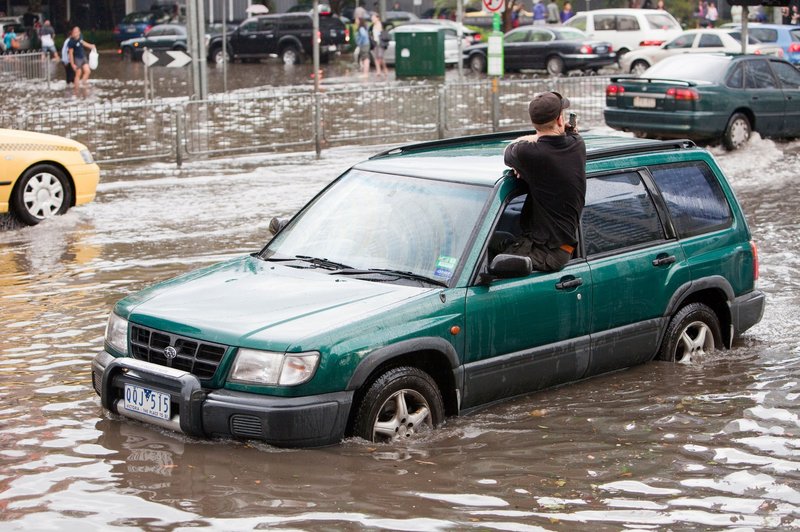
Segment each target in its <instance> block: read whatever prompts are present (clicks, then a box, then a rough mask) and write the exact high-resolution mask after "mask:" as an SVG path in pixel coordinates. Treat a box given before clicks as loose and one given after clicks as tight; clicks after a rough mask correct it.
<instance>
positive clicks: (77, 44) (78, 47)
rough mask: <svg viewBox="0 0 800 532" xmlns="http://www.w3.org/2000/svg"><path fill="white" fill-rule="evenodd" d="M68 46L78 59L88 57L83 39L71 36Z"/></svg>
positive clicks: (73, 55)
mask: <svg viewBox="0 0 800 532" xmlns="http://www.w3.org/2000/svg"><path fill="white" fill-rule="evenodd" d="M67 47H68V48H70V49H71V50H72V57H73V58H74V59H75V60H77V59H86V54H85V53H84V50H83V41H82V40H81V39H73V38H72V37H70V39H69V41H68V43H67Z"/></svg>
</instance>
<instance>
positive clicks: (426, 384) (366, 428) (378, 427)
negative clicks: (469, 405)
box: [353, 366, 444, 442]
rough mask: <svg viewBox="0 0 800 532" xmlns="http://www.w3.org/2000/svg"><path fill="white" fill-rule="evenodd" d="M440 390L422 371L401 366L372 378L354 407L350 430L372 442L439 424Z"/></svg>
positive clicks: (404, 436) (410, 434) (407, 435)
mask: <svg viewBox="0 0 800 532" xmlns="http://www.w3.org/2000/svg"><path fill="white" fill-rule="evenodd" d="M443 419H444V404H443V402H442V394H441V392H439V388H438V387H437V386H436V382H435V381H434V380H433V379H432V378H431V376H430V375H428V374H427V373H425V372H424V371H422V370H420V369H418V368H414V367H410V366H402V367H398V368H393V369H390V370H389V371H387V372H386V373H384V374H383V375H381V376H380V377H378V378H377V379H375V381H373V383H372V384H371V385H370V387H369V389H368V390H367V393H366V394H365V395H364V399H363V400H362V401H361V404H360V405H359V407H358V414H357V415H356V419H355V423H354V425H353V432H354V433H355V435H356V436H359V437H361V438H364V439H365V440H369V441H373V442H396V441H401V440H407V439H409V438H412V437H413V436H415V435H417V434H419V433H420V432H425V431H427V430H430V429H431V428H433V427H435V426H437V425H439V424H441V422H442V421H443Z"/></svg>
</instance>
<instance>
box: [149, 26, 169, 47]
mask: <svg viewBox="0 0 800 532" xmlns="http://www.w3.org/2000/svg"><path fill="white" fill-rule="evenodd" d="M174 41H175V35H174V30H173V29H172V28H171V27H169V26H156V27H155V28H153V29H152V30H150V33H148V34H147V43H148V46H149V47H150V48H151V49H152V50H170V49H172V44H173V43H174Z"/></svg>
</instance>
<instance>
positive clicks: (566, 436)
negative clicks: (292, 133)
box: [0, 140, 800, 531]
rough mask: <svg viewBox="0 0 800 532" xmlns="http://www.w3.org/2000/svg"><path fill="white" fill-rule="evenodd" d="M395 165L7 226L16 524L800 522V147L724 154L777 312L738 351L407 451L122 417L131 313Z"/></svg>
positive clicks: (144, 171)
mask: <svg viewBox="0 0 800 532" xmlns="http://www.w3.org/2000/svg"><path fill="white" fill-rule="evenodd" d="M376 151H378V148H358V149H333V150H329V151H326V152H324V153H323V157H322V159H321V160H319V161H317V160H315V159H314V158H313V157H311V156H308V155H292V156H263V157H248V158H240V159H231V160H219V161H205V162H193V163H189V164H186V165H185V166H184V167H183V168H182V169H181V170H177V169H176V168H175V167H174V165H168V164H163V165H161V164H148V165H142V166H127V167H116V168H114V167H112V168H104V169H103V177H102V183H101V185H100V188H99V194H98V197H97V200H96V201H95V202H94V203H91V204H88V205H86V206H81V207H78V208H75V209H73V210H71V211H70V212H69V213H68V214H67V215H66V216H63V217H61V218H58V219H54V220H50V221H48V222H46V223H43V224H41V225H39V226H37V227H33V228H20V227H18V226H16V225H14V224H13V223H11V222H10V221H9V219H8V218H7V217H0V226H2V228H0V528H2V529H4V530H21V529H26V530H41V529H44V528H47V527H52V528H58V529H60V530H74V529H79V528H80V529H81V530H95V529H104V530H107V529H114V530H128V529H152V530H156V529H180V528H190V527H191V528H207V529H225V530H248V529H262V528H277V529H282V530H309V529H313V530H354V529H359V528H363V527H370V528H375V529H386V530H446V529H453V530H455V529H459V530H463V529H476V530H487V529H493V530H520V531H528V530H598V529H608V530H616V529H620V528H638V529H650V528H656V529H670V530H695V529H721V528H731V529H786V528H798V527H799V526H800V411H799V410H798V408H797V406H796V405H797V400H798V397H800V318H798V310H800V289H799V288H800V287H799V286H798V285H799V284H800V281H798V279H800V275H798V273H800V272H799V270H800V236H798V233H797V220H798V218H800V208H798V206H797V202H796V198H797V197H798V192H800V185H798V182H797V178H796V169H797V167H798V164H800V142H794V143H788V144H775V143H772V142H770V141H760V140H756V141H754V142H752V143H751V145H750V146H749V147H748V148H747V149H746V150H743V151H742V152H737V153H732V154H728V153H724V152H722V151H718V150H714V151H715V153H716V155H717V156H718V158H719V161H720V164H721V165H722V167H723V168H724V169H725V170H726V172H727V173H728V176H729V179H730V180H731V182H732V184H733V186H734V188H735V190H736V192H737V195H738V197H739V199H740V201H741V202H742V203H743V206H744V209H745V212H746V214H747V216H748V219H749V222H750V225H751V229H752V230H753V233H754V237H755V239H756V240H757V242H758V244H759V251H760V258H761V281H760V287H761V288H762V289H763V290H764V291H765V292H766V293H767V294H768V304H767V309H766V313H765V316H764V319H763V321H762V322H761V323H760V324H759V325H758V326H756V327H755V328H754V329H752V330H751V331H749V332H748V333H747V334H746V335H745V336H744V337H743V338H741V339H740V340H739V341H738V342H737V344H736V345H735V347H734V349H732V350H730V351H719V352H715V353H714V354H712V355H709V356H707V357H706V358H704V359H701V360H696V361H695V362H694V363H693V365H690V366H684V365H672V364H668V363H650V364H646V365H643V366H640V367H637V368H633V369H630V370H625V371H621V372H617V373H614V374H611V375H606V376H602V377H599V378H594V379H591V380H588V381H585V382H581V383H577V384H572V385H567V386H563V387H560V388H557V389H554V390H546V391H543V392H539V393H536V394H532V395H529V396H526V397H523V398H518V399H515V400H512V401H508V402H505V403H502V404H498V405H495V406H492V407H489V408H486V409H484V410H482V411H481V412H479V413H477V414H474V415H471V416H466V417H461V418H451V419H449V420H448V421H447V423H446V424H445V426H444V427H443V428H442V429H440V430H437V431H435V432H434V433H432V434H430V435H427V436H426V437H425V438H423V439H421V440H419V441H415V442H413V443H411V444H408V445H375V444H369V443H366V442H363V441H358V440H350V441H346V442H344V443H342V444H341V445H339V446H333V447H329V448H324V449H312V450H279V449H275V448H272V447H269V446H266V445H262V444H258V443H247V442H234V441H200V440H193V439H189V438H186V437H183V436H180V435H177V434H173V433H170V432H166V431H162V430H160V429H156V428H153V427H149V426H144V425H142V424H139V423H137V422H133V421H130V420H120V419H119V418H116V417H112V416H109V415H108V414H106V413H104V412H103V410H102V409H101V407H100V403H99V399H98V398H97V396H96V395H95V393H94V391H93V390H92V388H91V381H90V377H89V368H90V362H91V359H92V357H93V356H94V355H95V353H96V352H98V351H99V350H100V349H101V348H102V335H103V328H104V325H105V320H106V317H107V314H108V312H109V310H110V308H111V306H112V305H113V303H114V302H115V301H116V300H118V299H119V298H121V297H123V296H124V295H126V294H129V293H131V292H133V291H135V290H138V289H141V288H143V287H145V286H147V285H149V284H151V283H153V282H155V281H158V280H162V279H166V278H169V277H172V276H174V275H177V274H180V273H182V272H185V271H188V270H191V269H194V268H197V267H200V266H204V265H208V264H212V263H214V262H218V261H220V260H223V259H226V258H231V257H235V256H238V255H241V254H244V253H248V252H251V251H254V250H257V249H259V248H260V247H261V246H262V244H263V243H264V242H265V241H266V240H267V239H268V231H267V227H268V223H269V220H270V218H271V217H272V216H276V215H288V214H291V213H293V212H295V211H296V210H297V209H298V208H299V207H300V206H301V205H302V204H303V203H304V202H305V201H307V200H308V199H310V198H311V197H312V196H313V195H314V194H315V193H316V192H317V191H318V190H319V189H320V188H321V187H322V186H323V185H325V184H326V183H327V182H329V181H330V180H331V179H332V178H334V177H335V176H336V175H338V174H339V173H340V172H342V171H343V170H345V169H346V168H347V167H348V166H349V165H351V164H353V163H355V162H357V161H359V160H361V159H364V158H366V157H367V156H368V155H369V154H371V153H374V152H376Z"/></svg>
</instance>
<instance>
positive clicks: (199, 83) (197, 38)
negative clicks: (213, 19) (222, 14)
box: [186, 0, 208, 100]
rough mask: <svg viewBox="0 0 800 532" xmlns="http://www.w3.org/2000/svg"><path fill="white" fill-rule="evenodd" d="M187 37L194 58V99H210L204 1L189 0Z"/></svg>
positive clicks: (190, 52)
mask: <svg viewBox="0 0 800 532" xmlns="http://www.w3.org/2000/svg"><path fill="white" fill-rule="evenodd" d="M186 16H187V19H188V20H187V35H186V40H187V44H188V46H189V55H190V56H191V57H192V87H193V89H194V91H193V94H192V98H194V99H195V100H206V99H208V72H207V70H206V60H205V59H206V54H205V39H204V38H203V37H204V34H205V24H206V21H205V19H206V17H205V12H204V9H203V0H187V2H186Z"/></svg>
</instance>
